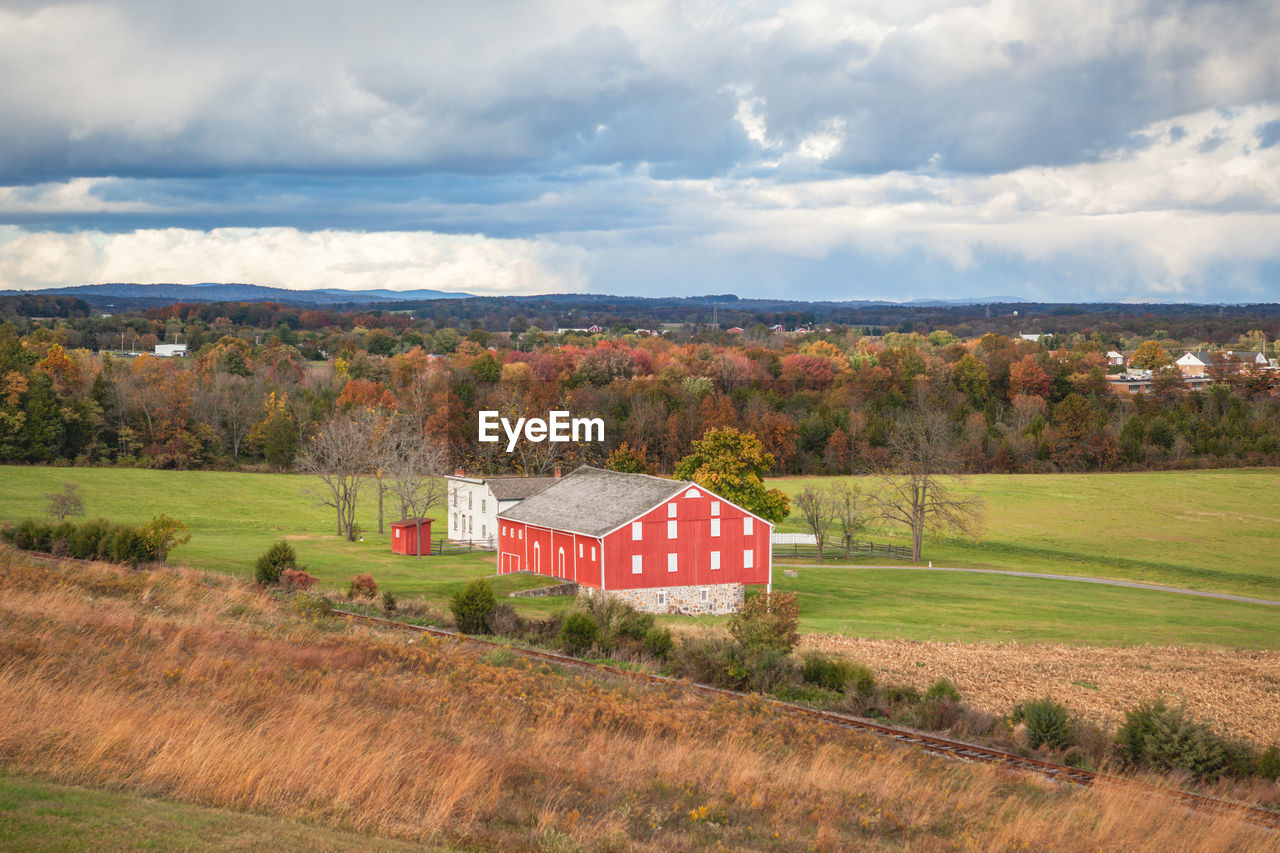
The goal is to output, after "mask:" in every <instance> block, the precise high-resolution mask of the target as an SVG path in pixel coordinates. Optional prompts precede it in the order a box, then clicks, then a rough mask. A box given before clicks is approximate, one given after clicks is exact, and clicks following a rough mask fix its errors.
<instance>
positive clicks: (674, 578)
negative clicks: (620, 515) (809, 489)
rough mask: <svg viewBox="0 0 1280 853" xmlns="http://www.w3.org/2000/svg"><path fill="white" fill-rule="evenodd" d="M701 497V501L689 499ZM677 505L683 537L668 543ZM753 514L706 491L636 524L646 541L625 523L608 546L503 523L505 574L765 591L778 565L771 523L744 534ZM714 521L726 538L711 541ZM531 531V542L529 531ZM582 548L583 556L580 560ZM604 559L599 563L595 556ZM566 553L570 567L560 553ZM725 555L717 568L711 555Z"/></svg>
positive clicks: (501, 566)
mask: <svg viewBox="0 0 1280 853" xmlns="http://www.w3.org/2000/svg"><path fill="white" fill-rule="evenodd" d="M691 491H695V492H696V493H697V495H698V497H689V492H691ZM712 501H719V503H720V514H719V516H712V515H711V503H712ZM671 503H674V504H675V505H676V517H675V519H674V520H675V522H676V538H674V539H669V538H667V522H668V521H670V520H672V519H670V518H669V517H668V515H667V513H668V510H667V506H668V504H671ZM748 515H749V513H747V512H745V511H744V510H740V509H738V508H737V507H735V506H733V505H732V504H730V503H729V502H728V501H725V500H723V499H721V498H717V497H716V496H714V495H709V494H708V493H707V492H706V491H705V490H704V489H701V488H698V487H691V488H690V489H686V490H685V491H683V492H681V493H680V494H678V495H677V496H676V497H674V498H672V499H671V500H670V501H667V502H664V503H663V504H662V505H661V506H658V507H656V508H654V509H653V510H651V511H650V512H647V513H645V514H644V515H642V516H640V517H639V518H637V519H635V520H636V521H638V522H640V524H641V525H642V531H641V540H640V541H639V542H633V541H632V539H631V524H630V523H628V524H625V525H623V526H622V527H620V528H619V529H617V530H615V531H614V532H613V533H610V534H608V535H606V536H605V537H604V539H603V541H601V540H599V539H595V538H593V537H590V536H583V535H581V534H577V533H570V532H567V531H560V530H556V531H552V530H548V529H546V528H543V527H533V526H530V525H527V524H524V523H523V522H518V521H506V520H505V519H502V518H499V519H498V572H499V573H501V574H505V573H508V572H513V571H521V570H523V571H530V572H537V573H539V574H544V575H548V576H552V577H563V578H565V579H566V580H575V581H577V582H578V583H580V584H582V585H584V586H590V587H595V588H600V587H601V585H602V584H601V580H602V579H601V572H602V561H603V573H604V578H603V581H604V583H603V587H604V588H605V589H641V588H645V587H657V586H695V585H696V586H701V585H705V584H716V583H746V584H763V583H768V582H769V564H770V560H771V553H770V544H769V532H770V527H769V524H768V522H766V521H764V520H763V519H761V518H759V517H757V516H750V517H751V519H752V531H751V533H750V534H749V535H748V534H744V533H743V519H744V518H745V517H747V516H748ZM713 518H719V520H720V535H719V536H712V535H711V522H712V519H713ZM522 531H523V538H521V532H522ZM579 547H581V553H582V556H578V553H579V550H578V549H579ZM593 548H594V549H596V558H595V559H592V549H593ZM561 549H563V550H564V568H563V571H562V570H561V568H560V551H561ZM747 549H751V550H752V552H753V554H754V565H753V566H752V567H751V568H749V569H748V568H745V567H744V565H743V562H744V559H743V552H744V551H745V550H747ZM712 551H719V552H720V568H719V569H712V568H711V552H712ZM635 554H639V555H640V556H641V558H642V560H643V570H642V572H641V574H638V575H636V574H632V571H631V558H632V556H633V555H635ZM669 554H675V555H676V571H674V572H672V571H668V568H667V567H668V562H667V560H668V555H669ZM539 559H540V560H541V564H540V565H539V563H538V560H539Z"/></svg>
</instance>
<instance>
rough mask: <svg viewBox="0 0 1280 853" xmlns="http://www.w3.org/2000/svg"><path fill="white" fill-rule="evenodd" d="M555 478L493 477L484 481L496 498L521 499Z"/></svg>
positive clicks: (539, 490)
mask: <svg viewBox="0 0 1280 853" xmlns="http://www.w3.org/2000/svg"><path fill="white" fill-rule="evenodd" d="M556 480H557V478H556V477H494V478H492V479H489V480H485V482H486V483H487V484H488V485H489V491H491V492H493V496H494V497H495V498H497V499H498V500H500V501H522V500H524V499H525V498H531V497H533V496H534V495H536V494H538V493H539V492H541V491H542V490H544V489H546V488H547V487H548V486H550V485H551V484H552V483H555V482H556Z"/></svg>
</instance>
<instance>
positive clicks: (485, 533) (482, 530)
mask: <svg viewBox="0 0 1280 853" xmlns="http://www.w3.org/2000/svg"><path fill="white" fill-rule="evenodd" d="M480 538H481V539H488V538H489V533H488V531H487V530H486V528H485V526H484V525H483V524H482V525H480Z"/></svg>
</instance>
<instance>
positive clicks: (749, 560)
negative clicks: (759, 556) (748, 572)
mask: <svg viewBox="0 0 1280 853" xmlns="http://www.w3.org/2000/svg"><path fill="white" fill-rule="evenodd" d="M755 564H756V552H755V551H753V550H751V549H750V548H748V549H747V550H745V551H743V552H742V568H744V569H750V568H753V567H754V566H755Z"/></svg>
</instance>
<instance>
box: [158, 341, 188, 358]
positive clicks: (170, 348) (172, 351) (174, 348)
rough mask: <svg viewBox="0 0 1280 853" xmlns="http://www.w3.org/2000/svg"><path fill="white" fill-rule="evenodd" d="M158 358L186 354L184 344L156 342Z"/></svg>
mask: <svg viewBox="0 0 1280 853" xmlns="http://www.w3.org/2000/svg"><path fill="white" fill-rule="evenodd" d="M155 354H156V355H157V356H159V357H160V358H174V357H183V356H185V355H186V354H187V345H186V344H156V353H155Z"/></svg>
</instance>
